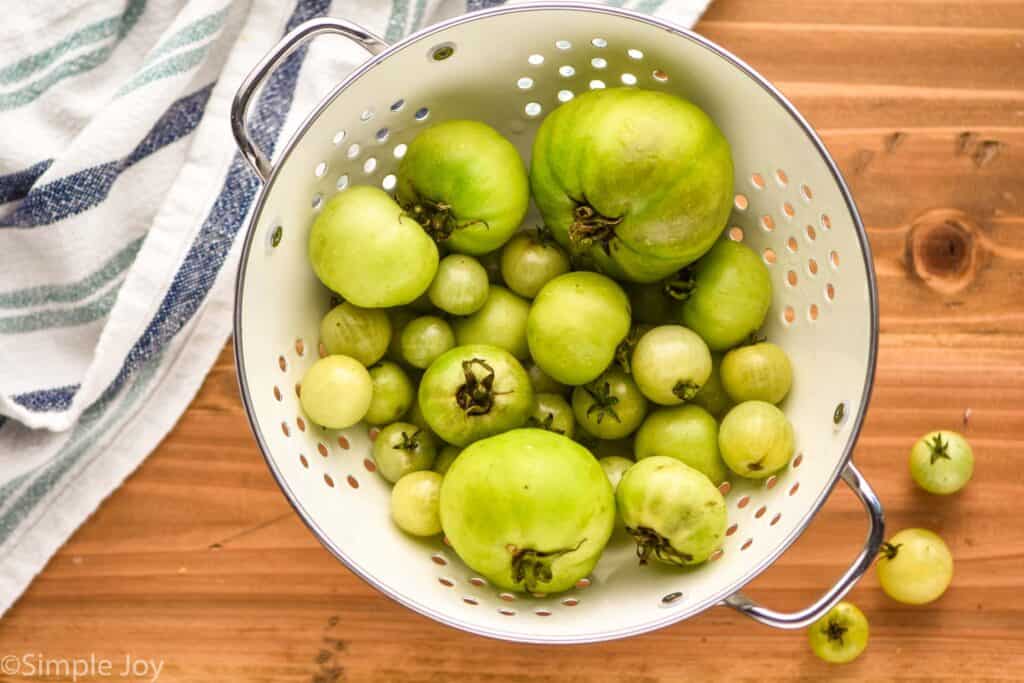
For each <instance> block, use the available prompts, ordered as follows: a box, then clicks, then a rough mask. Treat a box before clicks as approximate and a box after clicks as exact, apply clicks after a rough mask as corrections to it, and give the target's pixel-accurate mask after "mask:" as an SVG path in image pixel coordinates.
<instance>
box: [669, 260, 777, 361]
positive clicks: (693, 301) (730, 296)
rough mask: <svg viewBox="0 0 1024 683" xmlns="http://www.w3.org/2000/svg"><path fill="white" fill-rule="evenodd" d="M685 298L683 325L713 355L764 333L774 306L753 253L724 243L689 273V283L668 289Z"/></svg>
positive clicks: (767, 281)
mask: <svg viewBox="0 0 1024 683" xmlns="http://www.w3.org/2000/svg"><path fill="white" fill-rule="evenodd" d="M669 289H670V291H678V292H679V294H678V296H680V297H682V298H685V301H683V302H682V303H681V304H679V306H678V310H677V315H678V319H679V321H680V322H682V323H683V324H684V325H686V326H687V327H689V328H690V329H691V330H693V331H694V332H696V333H697V334H699V335H700V336H701V338H702V339H704V341H705V342H707V345H708V347H709V348H710V349H711V350H712V351H724V350H726V349H729V348H732V347H733V346H736V345H737V344H740V343H742V342H743V341H745V340H746V339H748V338H749V337H750V335H752V334H754V332H756V331H757V330H758V328H760V327H761V324H762V323H763V322H764V318H765V316H766V315H767V314H768V308H769V307H770V306H771V303H772V283H771V279H770V278H769V276H768V268H767V267H765V265H764V263H763V262H762V261H761V257H760V256H758V255H757V254H756V253H755V252H754V250H753V249H751V248H750V247H748V246H747V245H745V244H743V243H742V242H733V241H732V240H720V241H719V242H718V243H717V244H715V246H714V247H712V249H711V251H709V252H708V253H707V254H706V255H705V256H704V258H702V259H701V260H700V261H697V263H696V264H694V265H693V266H692V267H691V268H690V269H689V279H688V280H687V281H686V282H683V283H676V284H674V285H670V286H669Z"/></svg>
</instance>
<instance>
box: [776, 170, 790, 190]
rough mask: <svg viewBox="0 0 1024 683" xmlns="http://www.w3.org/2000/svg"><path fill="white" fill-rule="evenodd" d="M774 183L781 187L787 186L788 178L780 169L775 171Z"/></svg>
mask: <svg viewBox="0 0 1024 683" xmlns="http://www.w3.org/2000/svg"><path fill="white" fill-rule="evenodd" d="M775 181H776V182H777V183H778V184H779V185H780V186H782V187H785V186H786V185H788V184H789V176H788V175H786V172H785V171H783V170H782V169H781V168H780V169H778V170H776V171H775Z"/></svg>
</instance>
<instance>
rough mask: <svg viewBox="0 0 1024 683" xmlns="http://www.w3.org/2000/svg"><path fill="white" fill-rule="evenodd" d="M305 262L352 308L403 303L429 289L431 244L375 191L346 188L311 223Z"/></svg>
mask: <svg viewBox="0 0 1024 683" xmlns="http://www.w3.org/2000/svg"><path fill="white" fill-rule="evenodd" d="M309 262H310V263H311V264H312V265H313V270H314V271H315V272H316V275H317V277H319V278H320V281H321V282H323V283H324V284H325V285H327V287H329V288H330V289H332V290H334V291H335V292H337V293H338V294H340V295H341V296H343V297H344V298H345V300H346V301H350V302H352V303H353V304H355V305H356V306H362V307H364V308H386V307H388V306H401V305H403V304H407V303H409V302H411V301H413V300H415V299H416V298H417V297H419V296H420V295H421V294H423V293H424V292H425V291H427V287H429V286H430V281H431V280H433V279H434V273H436V272H437V262H438V254H437V245H436V244H434V242H433V240H431V239H430V237H429V236H427V234H426V233H424V232H423V230H422V229H420V227H419V226H418V225H417V224H416V221H414V220H412V219H411V218H410V217H409V216H408V215H407V214H406V213H405V212H404V211H402V208H401V207H400V206H398V204H396V203H395V201H394V200H393V199H392V198H391V197H389V196H388V195H387V193H386V192H384V191H383V190H381V189H380V188H376V187H371V186H369V185H359V186H356V187H351V188H349V189H347V190H345V191H344V192H339V193H338V194H336V195H334V196H333V197H331V199H330V200H329V201H328V202H327V204H326V205H324V208H323V210H321V211H320V213H319V215H317V217H316V220H315V221H313V228H312V230H310V233H309Z"/></svg>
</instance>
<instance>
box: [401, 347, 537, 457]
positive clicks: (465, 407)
mask: <svg viewBox="0 0 1024 683" xmlns="http://www.w3.org/2000/svg"><path fill="white" fill-rule="evenodd" d="M419 406H420V409H421V410H422V411H423V417H424V419H426V421H427V424H428V425H430V429H431V430H432V431H434V432H435V433H436V434H437V435H438V436H440V437H441V438H442V439H444V440H445V441H447V442H448V443H450V444H453V445H455V446H466V445H467V444H470V443H472V442H473V441H476V440H478V439H483V438H485V437H488V436H493V435H494V434H498V433H501V432H504V431H507V430H509V429H515V428H516V427H522V426H523V425H524V424H526V421H527V420H528V419H529V417H530V415H531V413H532V412H533V407H534V398H533V386H532V385H531V384H530V378H529V376H528V375H527V374H526V370H524V369H523V366H522V365H520V364H519V361H517V360H516V359H515V357H513V356H512V354H510V353H509V352H508V351H505V350H503V349H499V348H498V347H496V346H487V345H484V344H474V345H470V346H456V347H455V348H454V349H452V350H451V351H448V352H447V353H444V354H442V355H441V356H440V357H439V358H438V359H437V360H435V361H434V362H433V363H431V365H430V367H429V368H427V371H426V373H424V375H423V379H422V380H421V381H420V388H419Z"/></svg>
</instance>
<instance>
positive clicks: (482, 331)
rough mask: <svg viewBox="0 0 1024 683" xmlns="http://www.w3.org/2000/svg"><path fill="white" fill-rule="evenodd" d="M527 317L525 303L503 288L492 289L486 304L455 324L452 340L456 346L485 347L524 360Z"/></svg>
mask: <svg viewBox="0 0 1024 683" xmlns="http://www.w3.org/2000/svg"><path fill="white" fill-rule="evenodd" d="M529 314H530V302H529V301H527V300H526V299H522V298H520V297H518V296H516V295H515V294H513V293H512V292H510V291H508V290H507V289H505V288H504V287H501V286H499V285H492V286H491V288H490V290H489V292H488V295H487V301H486V302H485V303H484V305H483V307H482V308H481V309H480V310H479V311H477V312H476V313H474V314H473V315H471V316H469V317H466V318H459V319H456V320H455V322H454V325H455V338H456V339H457V340H458V342H459V346H465V345H466V344H489V345H490V346H497V347H498V348H499V349H505V350H506V351H508V352H509V353H511V354H512V355H513V356H515V357H516V358H519V359H520V360H526V359H527V358H529V356H530V351H529V349H528V348H527V346H526V319H527V316H529Z"/></svg>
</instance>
